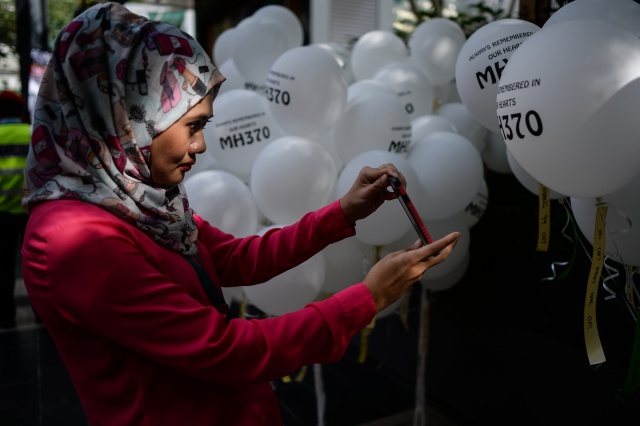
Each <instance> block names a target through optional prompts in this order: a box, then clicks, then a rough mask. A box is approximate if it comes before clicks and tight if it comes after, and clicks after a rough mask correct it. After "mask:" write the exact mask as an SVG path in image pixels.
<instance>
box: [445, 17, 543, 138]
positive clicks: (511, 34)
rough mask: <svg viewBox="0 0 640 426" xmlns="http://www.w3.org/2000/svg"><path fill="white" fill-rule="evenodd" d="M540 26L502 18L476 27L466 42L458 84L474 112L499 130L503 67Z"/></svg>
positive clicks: (458, 74) (492, 128)
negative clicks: (499, 92) (498, 116)
mask: <svg viewBox="0 0 640 426" xmlns="http://www.w3.org/2000/svg"><path fill="white" fill-rule="evenodd" d="M539 29H540V27H538V26H537V25H536V24H533V23H531V22H528V21H525V20H522V19H498V20H496V21H492V22H489V23H488V24H485V25H483V26H482V27H480V28H479V29H478V30H476V31H475V32H474V33H473V34H472V35H471V36H470V37H469V39H468V40H467V41H466V42H465V43H464V45H463V46H462V49H461V50H460V53H459V54H458V60H457V62H456V85H457V88H458V93H459V94H460V98H461V99H462V103H463V104H464V105H465V106H466V107H467V109H468V110H469V112H470V113H471V115H473V116H474V118H475V119H476V120H478V122H479V123H480V124H482V125H483V126H484V127H486V128H487V129H489V130H490V131H492V132H499V131H500V128H499V127H498V120H497V119H496V94H497V93H498V82H499V81H500V76H501V75H502V70H503V69H504V67H505V66H506V65H507V62H508V61H509V58H510V57H511V55H513V53H514V52H515V51H516V49H517V48H518V46H520V44H521V43H522V42H523V41H524V40H526V39H527V37H529V36H530V35H532V34H533V33H535V32H536V31H538V30H539Z"/></svg>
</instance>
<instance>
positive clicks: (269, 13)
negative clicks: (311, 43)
mask: <svg viewBox="0 0 640 426" xmlns="http://www.w3.org/2000/svg"><path fill="white" fill-rule="evenodd" d="M253 15H254V16H264V17H266V18H270V19H272V20H274V21H276V22H277V23H278V24H280V25H281V26H282V28H283V29H284V32H285V34H286V36H287V38H288V40H289V43H288V44H289V46H291V48H293V47H298V46H302V43H303V42H304V31H303V29H302V22H300V18H298V16H297V15H296V14H295V13H293V12H292V11H291V10H290V9H288V8H286V7H284V6H280V5H275V4H271V5H267V6H262V7H261V8H260V9H258V10H256V12H255V13H254V14H253Z"/></svg>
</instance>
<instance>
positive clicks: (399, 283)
mask: <svg viewBox="0 0 640 426" xmlns="http://www.w3.org/2000/svg"><path fill="white" fill-rule="evenodd" d="M458 238H460V233H459V232H452V233H451V234H449V235H447V236H446V237H444V238H441V239H439V240H437V241H434V242H433V243H431V244H427V245H426V246H421V244H422V243H421V242H420V241H419V240H418V241H416V242H415V243H414V244H413V245H412V246H411V247H409V248H407V249H404V250H400V251H396V252H393V253H390V254H388V255H386V256H385V257H384V258H382V259H381V260H380V261H379V262H377V263H376V264H375V265H373V267H372V268H371V270H370V271H369V273H368V274H367V276H366V277H365V279H364V284H365V285H366V286H367V287H368V288H369V291H370V292H371V295H372V296H373V300H374V301H375V303H376V312H380V311H381V310H383V309H384V308H386V307H387V306H389V305H390V304H392V303H393V302H395V301H396V300H398V299H399V298H400V297H401V296H402V295H403V294H405V293H406V292H407V290H409V289H410V288H411V286H413V284H415V283H416V282H417V281H420V280H421V279H422V275H423V274H424V273H425V271H426V270H427V269H429V268H431V267H432V266H435V265H437V264H438V263H440V262H442V261H444V260H445V259H446V258H447V257H448V256H449V254H450V253H451V251H452V250H453V248H454V247H455V245H456V243H457V241H458Z"/></svg>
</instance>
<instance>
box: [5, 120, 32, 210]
mask: <svg viewBox="0 0 640 426" xmlns="http://www.w3.org/2000/svg"><path fill="white" fill-rule="evenodd" d="M30 141H31V126H30V125H29V124H27V123H15V124H13V123H12V124H1V125H0V212H3V213H12V214H20V213H25V211H24V209H23V208H22V205H21V202H22V186H23V184H24V167H25V164H26V162H27V153H28V152H29V143H30Z"/></svg>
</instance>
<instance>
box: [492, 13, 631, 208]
mask: <svg viewBox="0 0 640 426" xmlns="http://www.w3.org/2000/svg"><path fill="white" fill-rule="evenodd" d="M603 76H606V78H603ZM639 98H640V40H639V39H638V38H637V37H636V36H634V35H633V34H632V33H630V32H629V31H627V30H624V29H620V28H617V27H615V26H613V25H612V24H609V23H606V22H604V21H597V20H572V21H566V22H562V23H559V24H556V25H551V26H549V27H545V28H544V29H542V30H540V31H538V32H537V33H535V34H533V35H532V36H530V37H529V38H527V40H526V41H525V42H524V43H523V44H522V45H521V46H520V47H519V48H518V50H516V52H515V53H514V54H513V55H512V56H511V59H510V60H509V63H508V64H507V66H506V67H505V69H504V71H503V72H502V77H501V78H500V87H499V89H498V95H497V102H498V106H499V108H498V111H497V115H498V118H499V120H500V121H501V123H502V136H503V138H504V139H505V142H506V144H507V148H508V149H509V151H510V152H511V154H513V156H514V157H515V158H516V160H517V161H518V163H519V164H520V165H521V166H522V167H523V168H524V169H525V170H526V171H527V172H528V173H529V174H530V175H531V176H533V177H534V178H535V179H536V180H537V181H539V182H541V183H543V184H544V185H546V186H547V187H549V188H553V189H554V190H556V191H558V192H560V193H563V194H565V195H567V196H572V197H580V198H588V197H598V196H603V195H606V194H608V193H611V192H614V191H616V190H618V189H620V188H621V187H622V186H624V185H625V184H626V183H627V182H629V181H630V180H631V179H632V178H633V177H634V176H635V174H636V173H637V171H638V163H639V162H640V144H639V143H638V141H637V138H638V134H640V120H638V117H639V116H640V103H638V99H639Z"/></svg>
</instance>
